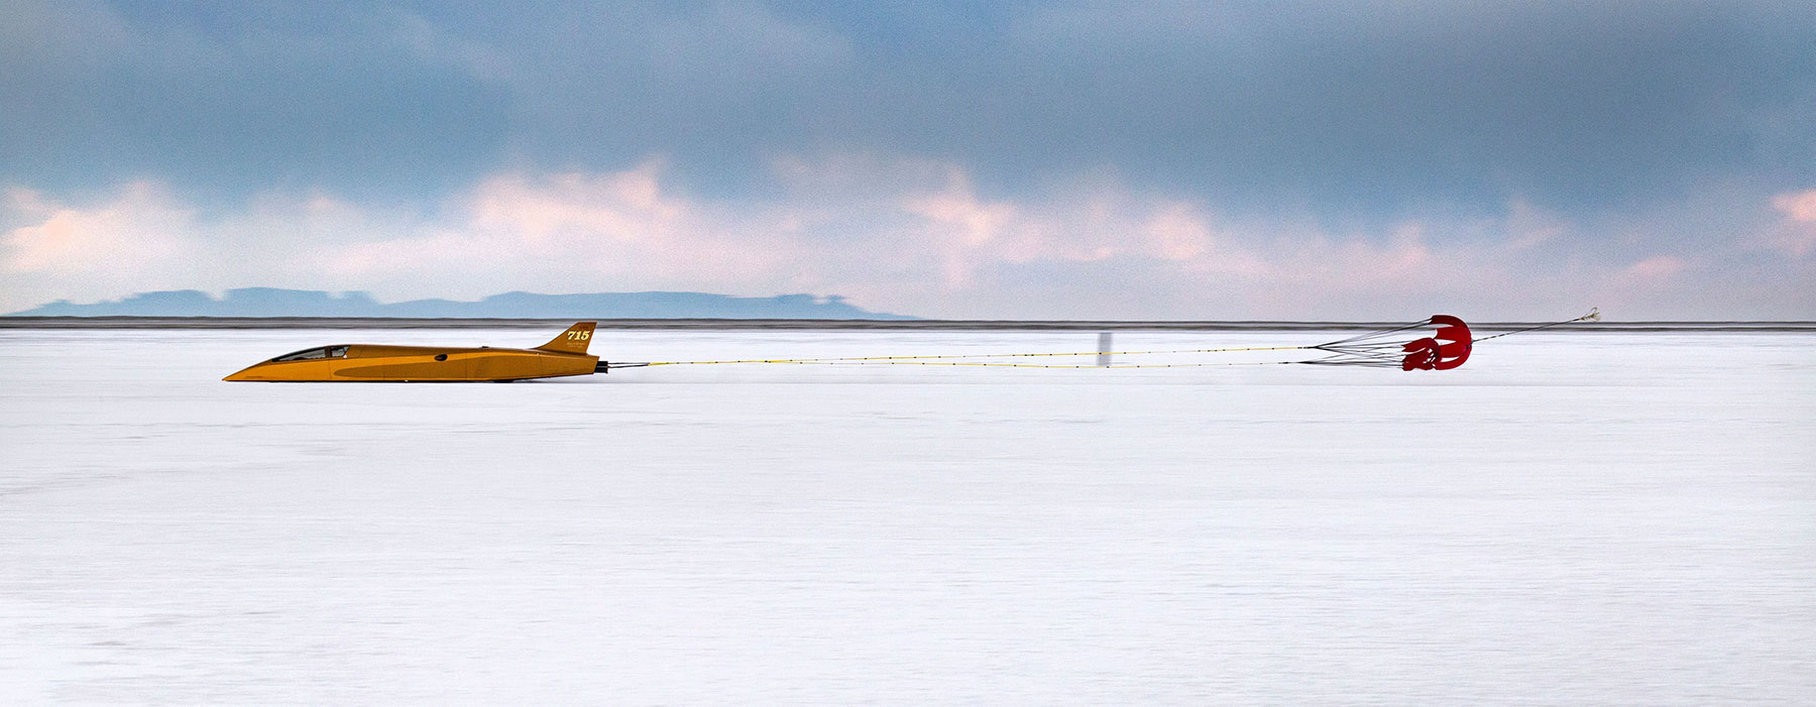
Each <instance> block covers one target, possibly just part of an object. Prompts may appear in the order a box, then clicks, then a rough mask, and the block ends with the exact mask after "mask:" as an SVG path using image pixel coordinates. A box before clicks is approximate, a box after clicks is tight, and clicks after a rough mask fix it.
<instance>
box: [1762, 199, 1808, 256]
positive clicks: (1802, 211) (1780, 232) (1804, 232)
mask: <svg viewBox="0 0 1816 707" xmlns="http://www.w3.org/2000/svg"><path fill="white" fill-rule="evenodd" d="M1772 208H1773V209H1776V210H1777V211H1778V212H1779V213H1780V214H1783V215H1784V218H1785V221H1786V222H1785V223H1783V224H1781V225H1780V227H1779V228H1778V229H1776V230H1775V231H1774V232H1773V233H1771V234H1770V235H1769V236H1767V238H1766V245H1767V247H1769V248H1772V249H1774V250H1777V251H1779V252H1782V253H1784V254H1786V255H1789V256H1791V257H1792V258H1798V259H1802V258H1804V257H1807V256H1809V255H1810V254H1811V253H1816V189H1810V190H1806V191H1800V192H1787V193H1784V194H1779V195H1777V196H1774V197H1772Z"/></svg>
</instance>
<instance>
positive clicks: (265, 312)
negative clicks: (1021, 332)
mask: <svg viewBox="0 0 1816 707" xmlns="http://www.w3.org/2000/svg"><path fill="white" fill-rule="evenodd" d="M6 316H14V317H120V316H137V317H396V318H445V319H891V320H902V319H914V318H915V317H908V316H902V315H897V314H884V313H880V312H869V311H865V310H862V309H859V308H857V307H854V306H852V305H850V304H848V303H846V302H845V300H844V298H842V297H837V296H832V297H819V296H815V295H779V296H776V297H731V296H728V295H713V294H706V293H702V292H601V293H595V294H582V295H539V294H535V293H531V292H506V293H504V294H502V295H492V296H491V297H487V298H485V299H482V300H479V301H478V302H455V301H452V300H445V299H422V300H411V301H408V302H394V303H391V304H381V303H379V302H378V301H377V300H374V299H372V296H371V295H369V294H366V293H364V292H343V293H339V294H335V293H330V292H321V291H317V290H283V289H276V288H270V287H247V288H241V289H237V290H228V291H227V293H226V295H225V296H223V297H221V298H220V299H215V298H214V297H212V296H210V295H209V294H208V293H206V292H201V291H199V290H173V291H168V292H142V293H139V294H135V295H132V296H131V297H127V298H125V299H121V300H116V301H112V302H97V303H94V304H75V303H73V302H70V301H68V300H58V301H56V302H52V303H50V304H47V305H44V306H41V307H37V308H34V309H29V310H26V311H23V312H15V313H13V314H10V315H6Z"/></svg>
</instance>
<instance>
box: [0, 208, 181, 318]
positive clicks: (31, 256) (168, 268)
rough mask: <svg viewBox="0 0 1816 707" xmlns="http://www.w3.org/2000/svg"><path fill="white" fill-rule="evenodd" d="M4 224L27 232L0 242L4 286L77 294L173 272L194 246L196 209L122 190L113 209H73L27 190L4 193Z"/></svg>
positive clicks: (13, 233) (17, 231)
mask: <svg viewBox="0 0 1816 707" xmlns="http://www.w3.org/2000/svg"><path fill="white" fill-rule="evenodd" d="M5 211H6V214H7V217H8V218H7V220H8V221H9V222H18V221H26V222H29V223H30V225H26V226H21V227H19V228H15V229H13V230H11V231H9V232H7V233H6V234H4V236H0V269H3V270H5V271H6V272H7V273H8V277H9V279H21V278H33V277H55V278H57V279H59V280H64V281H70V282H81V283H83V284H82V286H81V289H88V290H91V291H92V290H100V291H109V292H111V291H117V289H118V288H119V287H121V286H123V285H127V284H128V283H131V282H134V281H138V280H140V279H141V278H143V277H145V276H146V275H148V274H158V273H171V272H174V271H177V270H179V269H180V268H181V267H182V263H183V261H184V260H185V259H186V258H188V257H189V256H190V255H191V254H192V253H193V252H194V251H195V250H196V249H197V247H198V245H199V244H198V243H197V242H196V238H195V235H196V224H195V210H194V209H192V208H188V207H185V206H182V205H180V204H177V203H175V202H174V201H173V200H172V199H171V197H170V195H169V194H168V193H167V192H166V191H165V190H164V189H163V188H162V187H161V186H159V185H157V184H153V183H149V182H135V183H132V184H128V185H126V186H125V187H124V188H123V189H121V190H120V193H119V194H118V195H117V196H116V197H115V198H114V199H113V201H112V202H111V203H108V204H106V205H103V206H101V207H98V208H93V209H87V210H84V209H77V208H70V207H65V206H60V205H55V204H51V203H49V202H47V201H46V200H45V198H44V196H43V195H42V194H40V193H38V192H35V191H31V190H28V189H20V188H14V189H10V190H8V192H7V194H6V209H5Z"/></svg>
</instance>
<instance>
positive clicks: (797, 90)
mask: <svg viewBox="0 0 1816 707" xmlns="http://www.w3.org/2000/svg"><path fill="white" fill-rule="evenodd" d="M0 18H4V21H0V282H3V283H4V285H3V286H0V312H4V311H18V310H22V309H26V308H29V307H32V306H36V305H38V304H42V303H45V302H48V301H51V300H56V299H69V300H73V301H78V302H92V301H97V300H105V299H114V298H118V297H121V296H124V295H127V294H131V293H133V292H142V291H151V290H169V289H201V290H207V291H213V292H219V291H222V290H225V289H228V288H233V287H246V286H272V287H291V288H300V289H316V290H330V291H347V290H365V291H369V292H371V293H373V294H374V296H376V297H378V298H379V299H380V300H382V301H398V300H406V299H415V298H424V297H441V298H449V299H478V298H480V297H483V296H485V295H489V294H495V293H499V292H505V291H511V290H526V291H532V292H544V293H577V292H629V291H645V290H677V291H701V292H715V293H721V294H731V295H746V296H769V295H774V294H784V293H811V294H817V295H842V296H845V297H847V298H849V299H850V300H851V301H852V303H854V304H856V305H858V306H861V307H865V308H867V309H871V310H874V311H888V312H895V313H902V314H912V315H918V316H927V317H950V318H1035V319H1065V318H1091V319H1099V318H1101V319H1368V320H1413V319H1419V318H1423V317H1425V316H1427V315H1429V314H1432V313H1438V312H1445V313H1452V314H1457V315H1460V316H1464V317H1465V318H1480V319H1523V320H1559V319H1568V318H1571V317H1574V316H1577V315H1580V314H1582V313H1584V312H1586V311H1588V309H1589V308H1590V307H1592V306H1594V307H1600V308H1601V309H1602V311H1603V312H1604V314H1605V315H1606V316H1608V317H1609V318H1611V319H1619V320H1642V319H1805V320H1808V319H1816V4H1811V3H1808V2H1784V3H1768V2H1743V1H1738V0H1733V1H1721V2H1687V3H1686V2H1670V1H1666V0H1646V1H1643V2H1621V1H1606V2H1604V1H1598V2H1557V3H1550V2H1517V3H1516V2H1456V1H1455V0H1442V1H1424V0H1409V1H1405V2H1265V3H1260V2H1256V3H1250V2H1218V3H1190V2H1170V1H1167V0H1152V1H1144V2H1122V3H1068V2H1028V3H1023V2H1010V1H1001V0H999V1H991V2H942V1H939V0H921V1H916V2H900V3H893V2H883V3H850V2H842V1H838V0H831V1H827V2H817V1H802V2H784V1H777V2H702V3H688V2H652V3H554V2H550V3H499V2H496V1H495V0H494V1H487V2H478V1H475V2H461V1H459V0H456V1H453V2H420V3H418V2H394V3H382V2H370V1H366V0H361V1H359V2H337V1H335V0H318V1H315V2H308V3H279V2H256V1H240V0H223V1H221V2H144V3H140V2H94V1H91V0H0Z"/></svg>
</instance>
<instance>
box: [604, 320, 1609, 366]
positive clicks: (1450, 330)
mask: <svg viewBox="0 0 1816 707" xmlns="http://www.w3.org/2000/svg"><path fill="white" fill-rule="evenodd" d="M1600 320H1601V311H1600V310H1599V309H1591V310H1590V311H1589V313H1588V314H1585V315H1583V316H1581V317H1577V318H1575V319H1569V320H1565V321H1561V322H1552V323H1549V324H1541V325H1538V326H1533V327H1527V328H1524V329H1516V330H1513V331H1507V332H1502V333H1499V334H1495V335H1492V336H1485V337H1481V338H1475V337H1474V336H1473V335H1472V334H1471V332H1470V330H1469V325H1468V324H1467V323H1465V322H1464V321H1463V320H1462V319H1459V318H1457V317H1454V316H1451V315H1448V314H1438V315H1433V316H1432V317H1431V318H1429V319H1426V320H1424V321H1420V322H1414V323H1411V324H1405V325H1401V326H1396V327H1390V328H1387V329H1381V330H1378V331H1371V332H1368V333H1365V334H1360V335H1357V336H1352V337H1349V338H1345V339H1338V340H1336V341H1331V342H1326V343H1322V344H1313V345H1307V346H1241V347H1228V348H1212V349H1156V350H1145V351H1111V350H1110V349H1111V347H1110V346H1109V335H1108V334H1104V335H1102V336H1100V337H1099V339H1098V343H1099V346H1098V350H1096V351H1066V352H1018V353H1001V354H924V355H911V356H830V357H810V358H749V359H725V360H714V361H640V362H623V363H620V362H610V363H607V362H601V363H600V364H599V368H600V370H601V372H603V371H605V370H610V369H617V368H646V367H652V366H707V365H726V364H789V365H819V366H967V367H989V368H1116V369H1129V368H1202V367H1223V366H1279V365H1292V364H1304V365H1313V366H1369V367H1377V368H1398V369H1400V370H1403V371H1414V370H1427V371H1445V370H1450V369H1453V368H1457V367H1459V366H1462V365H1463V364H1464V362H1466V361H1468V360H1469V355H1470V354H1471V353H1472V352H1473V350H1474V348H1475V344H1477V343H1479V342H1482V341H1487V340H1489V339H1498V338H1501V337H1503V336H1508V335H1512V334H1519V333H1523V332H1529V331H1538V330H1540V329H1549V328H1552V327H1557V326H1563V325H1565V324H1574V323H1577V322H1586V321H1600ZM1425 331H1429V334H1427V335H1425V336H1420V337H1417V338H1411V339H1409V338H1408V337H1409V336H1411V335H1412V333H1414V332H1425ZM1267 351H1319V352H1323V353H1324V354H1326V355H1325V356H1324V357H1322V358H1312V359H1304V360H1287V361H1217V362H1206V361H1194V362H1181V363H1114V362H1113V359H1112V357H1114V356H1124V357H1128V356H1156V355H1191V354H1224V353H1250V352H1267ZM1068 356H1071V357H1082V356H1094V357H1096V360H1095V362H1094V363H1078V364H1068V363H1020V362H1005V361H1000V360H997V361H992V360H980V359H1021V358H1059V357H1068Z"/></svg>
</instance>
